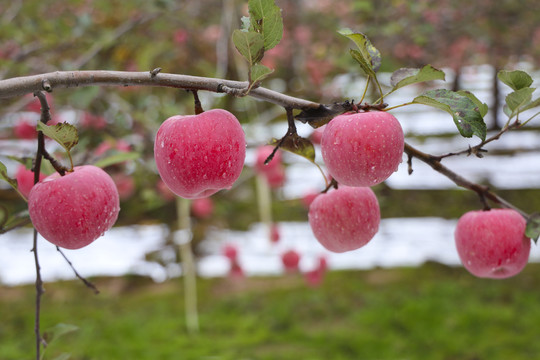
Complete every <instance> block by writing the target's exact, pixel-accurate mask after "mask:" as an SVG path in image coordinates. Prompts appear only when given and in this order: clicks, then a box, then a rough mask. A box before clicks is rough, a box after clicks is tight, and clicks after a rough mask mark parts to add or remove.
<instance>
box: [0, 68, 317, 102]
mask: <svg viewBox="0 0 540 360" xmlns="http://www.w3.org/2000/svg"><path fill="white" fill-rule="evenodd" d="M45 84H46V85H47V87H50V88H51V89H57V88H75V87H82V86H163V87H172V88H178V89H186V90H203V91H211V92H223V88H224V87H225V88H231V89H237V90H242V89H246V88H247V87H248V85H249V84H248V82H247V81H233V80H225V79H217V78H208V77H199V76H190V75H178V74H168V73H159V74H156V75H153V74H150V73H149V72H148V71H145V72H129V71H107V70H89V71H56V72H51V73H46V74H40V75H32V76H23V77H16V78H11V79H6V80H0V99H6V98H11V97H16V96H21V95H24V94H28V93H33V92H36V91H42V90H45V89H44V85H45ZM47 91H49V90H47ZM249 96H251V97H253V98H256V99H260V100H264V101H267V102H270V103H273V104H276V105H280V106H283V107H286V108H292V109H300V110H308V109H316V108H318V107H319V106H320V104H318V103H315V102H312V101H308V100H304V99H299V98H295V97H292V96H288V95H284V94H281V93H279V92H276V91H273V90H270V89H266V88H263V87H259V88H256V89H252V90H251V91H250V92H249Z"/></svg>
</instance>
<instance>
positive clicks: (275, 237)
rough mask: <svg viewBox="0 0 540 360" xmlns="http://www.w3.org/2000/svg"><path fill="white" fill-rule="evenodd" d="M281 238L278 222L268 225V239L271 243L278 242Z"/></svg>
mask: <svg viewBox="0 0 540 360" xmlns="http://www.w3.org/2000/svg"><path fill="white" fill-rule="evenodd" d="M280 238H281V234H280V230H279V226H278V224H275V223H273V224H272V225H270V241H271V242H272V243H274V244H275V243H277V242H279V239H280Z"/></svg>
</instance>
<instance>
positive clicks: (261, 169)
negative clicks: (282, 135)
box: [254, 145, 283, 174]
mask: <svg viewBox="0 0 540 360" xmlns="http://www.w3.org/2000/svg"><path fill="white" fill-rule="evenodd" d="M272 151H274V146H272V145H264V146H259V147H258V148H257V150H256V153H255V165H254V169H255V172H256V173H257V174H268V173H273V172H274V171H277V170H278V169H281V167H282V165H283V164H282V158H281V151H280V150H279V149H278V150H277V151H276V153H275V154H274V157H273V158H272V160H270V162H268V164H265V163H264V162H265V161H266V159H267V158H268V156H270V154H271V153H272Z"/></svg>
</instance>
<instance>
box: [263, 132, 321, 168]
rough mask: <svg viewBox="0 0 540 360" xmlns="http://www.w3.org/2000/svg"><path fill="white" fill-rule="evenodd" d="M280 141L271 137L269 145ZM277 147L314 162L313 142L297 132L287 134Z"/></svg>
mask: <svg viewBox="0 0 540 360" xmlns="http://www.w3.org/2000/svg"><path fill="white" fill-rule="evenodd" d="M280 141H281V140H277V139H273V140H272V142H271V143H270V145H277V144H278V143H279V142H280ZM279 148H280V149H283V150H287V151H289V152H292V153H293V154H296V155H300V156H302V157H303V158H305V159H307V160H309V161H310V162H312V163H315V147H314V146H313V143H312V142H311V141H309V140H308V139H306V138H303V137H301V136H300V135H298V134H292V135H287V137H286V138H285V140H284V141H283V142H282V144H281V146H280V147H279Z"/></svg>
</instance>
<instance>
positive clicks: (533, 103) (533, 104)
mask: <svg viewBox="0 0 540 360" xmlns="http://www.w3.org/2000/svg"><path fill="white" fill-rule="evenodd" d="M537 106H540V98H538V99H536V100H533V101H531V102H530V103H528V104H527V105H525V106H523V107H522V108H521V111H525V110H529V109H532V108H535V107H537Z"/></svg>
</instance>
